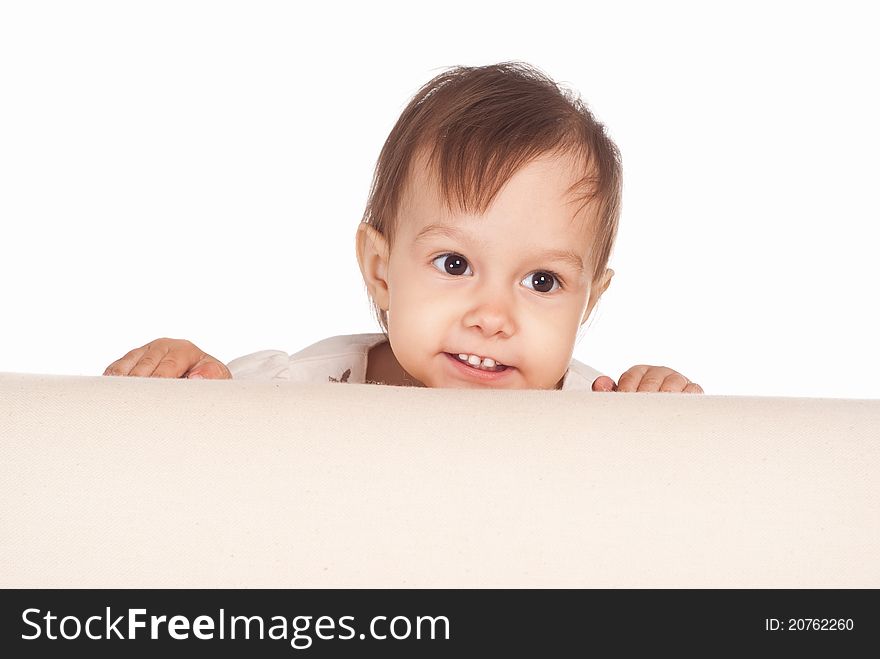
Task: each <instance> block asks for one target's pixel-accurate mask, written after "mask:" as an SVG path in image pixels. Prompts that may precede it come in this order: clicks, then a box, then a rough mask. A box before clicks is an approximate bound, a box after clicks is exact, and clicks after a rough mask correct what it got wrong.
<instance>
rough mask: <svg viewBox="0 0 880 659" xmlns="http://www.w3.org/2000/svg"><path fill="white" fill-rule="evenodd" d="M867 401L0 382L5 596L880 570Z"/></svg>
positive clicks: (590, 582)
mask: <svg viewBox="0 0 880 659" xmlns="http://www.w3.org/2000/svg"><path fill="white" fill-rule="evenodd" d="M878 429H880V401H877V400H840V399H795V398H749V397H737V396H697V395H685V394H620V393H602V394H599V393H592V392H584V391H492V390H485V391H475V390H454V389H420V388H401V387H382V386H374V385H365V384H349V385H347V386H339V385H337V384H332V383H328V384H312V385H308V384H302V383H291V382H259V381H235V380H232V381H187V380H160V379H150V378H118V377H81V376H58V375H35V374H17V373H3V374H0V586H2V587H64V586H67V587H102V588H111V587H119V588H123V587H183V588H186V587H211V588H213V587H252V588H276V587H277V588H285V587H291V588H295V587H305V588H310V587H444V588H445V587H527V588H528V587H647V588H651V587H694V588H700V587H759V588H760V587H773V588H780V587H794V588H798V587H873V588H877V587H880V561H877V556H878V555H880V499H878V486H880V477H878V468H880V442H878V439H880V430H878Z"/></svg>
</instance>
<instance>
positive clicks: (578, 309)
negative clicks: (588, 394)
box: [386, 157, 595, 389]
mask: <svg viewBox="0 0 880 659" xmlns="http://www.w3.org/2000/svg"><path fill="white" fill-rule="evenodd" d="M420 162H421V161H420ZM578 174H579V172H578V170H576V169H574V166H573V162H572V161H571V160H570V159H568V158H562V159H560V158H551V157H544V158H541V159H538V160H535V161H533V162H531V163H530V164H528V165H526V166H524V167H523V168H522V169H520V170H519V171H518V172H517V173H516V174H515V175H514V176H513V178H511V180H510V181H509V182H508V184H507V185H506V186H505V187H504V188H502V190H501V192H500V193H499V194H498V196H497V197H496V198H495V200H494V201H493V203H492V205H491V206H490V208H489V209H488V211H487V212H486V213H485V214H484V215H467V214H456V213H450V212H449V210H448V209H446V207H445V205H444V204H443V203H441V201H440V192H439V184H438V183H437V182H436V181H435V180H434V177H432V176H429V175H428V174H427V172H426V171H425V169H424V167H423V165H422V164H419V166H418V167H416V168H415V171H414V174H413V180H412V181H411V182H410V185H409V186H408V194H407V195H406V198H405V199H404V200H403V202H402V205H401V216H400V218H399V224H398V226H399V229H398V233H397V236H396V240H395V243H394V246H393V248H392V249H391V253H390V255H389V257H388V268H387V275H386V276H387V299H386V302H387V309H388V336H389V339H390V343H391V348H392V350H393V352H394V356H395V357H396V358H397V361H398V362H399V364H400V365H401V366H402V367H403V368H404V369H405V370H406V371H407V373H409V374H410V375H411V376H412V377H413V378H415V379H416V380H418V381H420V382H421V383H423V384H424V385H425V386H429V387H457V388H463V387H464V388H505V389H554V388H557V387H558V386H559V385H560V383H561V379H562V377H563V376H564V375H565V371H566V369H567V368H568V364H569V362H570V360H571V356H572V352H573V349H574V344H575V339H576V337H577V330H578V327H579V326H580V324H581V322H582V321H583V320H585V319H586V315H587V314H588V312H589V309H588V302H589V301H590V290H591V288H590V286H591V282H590V273H591V264H590V263H588V262H587V252H588V246H589V244H590V240H591V239H592V236H591V235H590V234H589V231H590V230H591V229H592V227H593V226H595V225H594V220H595V218H593V217H588V216H587V215H585V214H588V213H591V212H594V211H592V210H585V211H583V213H582V215H581V216H579V217H578V218H577V219H575V218H574V214H575V212H576V211H577V209H578V206H579V204H576V203H573V201H572V197H571V195H568V194H566V190H567V188H568V187H569V186H570V185H571V184H572V183H573V182H574V181H575V180H576V177H577V175H578ZM592 208H593V207H592V205H590V206H588V209H592ZM459 355H466V356H467V357H466V358H465V359H468V360H469V361H470V362H471V363H474V362H476V361H477V359H478V358H479V360H480V366H479V367H474V366H471V365H468V364H467V363H465V362H463V361H462V360H461V358H460V357H459ZM485 358H488V359H489V360H492V361H487V360H486V359H485ZM493 362H494V363H495V364H499V363H500V364H503V365H504V366H505V368H504V369H503V370H500V371H495V370H494V369H493V368H492V363H493ZM487 367H488V368H487Z"/></svg>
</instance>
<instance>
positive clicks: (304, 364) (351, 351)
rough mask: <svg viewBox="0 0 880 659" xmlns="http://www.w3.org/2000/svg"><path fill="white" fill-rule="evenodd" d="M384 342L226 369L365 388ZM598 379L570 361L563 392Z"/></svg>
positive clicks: (324, 344) (248, 361)
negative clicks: (374, 352)
mask: <svg viewBox="0 0 880 659" xmlns="http://www.w3.org/2000/svg"><path fill="white" fill-rule="evenodd" d="M385 340H386V337H385V335H384V334H344V335H340V336H331V337H330V338H327V339H323V340H322V341H318V342H317V343H313V344H312V345H310V346H309V347H307V348H303V349H302V350H300V351H299V352H296V353H294V354H292V355H288V354H287V353H286V352H283V351H281V350H261V351H260V352H255V353H252V354H250V355H244V356H243V357H238V358H236V359H233V360H232V361H231V362H229V363H228V364H227V365H226V367H227V368H228V369H229V372H230V373H232V378H233V379H234V380H289V381H291V382H354V383H360V384H364V383H365V382H366V380H367V358H368V356H369V352H370V348H372V347H373V346H375V345H378V344H379V343H382V342H383V341H385ZM601 375H602V373H600V372H599V371H597V370H596V369H594V368H592V367H590V366H587V365H586V364H582V363H581V362H579V361H578V360H576V359H572V360H571V362H570V363H569V366H568V370H567V371H566V372H565V377H564V379H563V381H562V389H587V390H588V391H592V389H593V381H594V380H595V379H596V378H598V377H600V376H601Z"/></svg>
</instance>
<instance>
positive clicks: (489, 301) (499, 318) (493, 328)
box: [462, 285, 514, 336]
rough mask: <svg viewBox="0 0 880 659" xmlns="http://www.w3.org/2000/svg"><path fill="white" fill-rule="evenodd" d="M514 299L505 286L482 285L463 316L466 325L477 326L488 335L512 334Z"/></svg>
mask: <svg viewBox="0 0 880 659" xmlns="http://www.w3.org/2000/svg"><path fill="white" fill-rule="evenodd" d="M513 307H514V300H513V295H512V292H511V291H510V290H504V289H503V286H491V285H485V286H480V287H479V288H478V290H477V291H476V297H475V298H474V299H473V300H472V301H471V302H470V306H469V307H468V309H467V311H466V312H465V314H464V317H463V318H462V322H463V323H464V326H465V327H468V328H470V327H475V328H477V329H479V330H481V331H482V333H483V334H485V335H486V336H495V335H497V334H502V335H505V336H510V335H511V334H513V328H514V315H513V314H514V308H513Z"/></svg>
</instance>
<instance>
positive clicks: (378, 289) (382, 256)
mask: <svg viewBox="0 0 880 659" xmlns="http://www.w3.org/2000/svg"><path fill="white" fill-rule="evenodd" d="M355 242H356V243H357V245H356V247H357V259H358V265H360V268H361V275H363V277H364V283H365V284H366V285H367V291H368V292H369V294H370V297H371V298H373V300H374V301H375V302H376V305H377V306H378V307H379V308H380V309H383V310H386V311H387V310H388V298H389V295H388V258H389V250H388V241H387V240H385V236H383V235H382V234H381V233H380V232H378V231H377V230H376V229H375V228H374V227H372V226H370V225H369V224H367V223H366V222H361V223H360V225H358V229H357V235H356V236H355Z"/></svg>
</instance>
